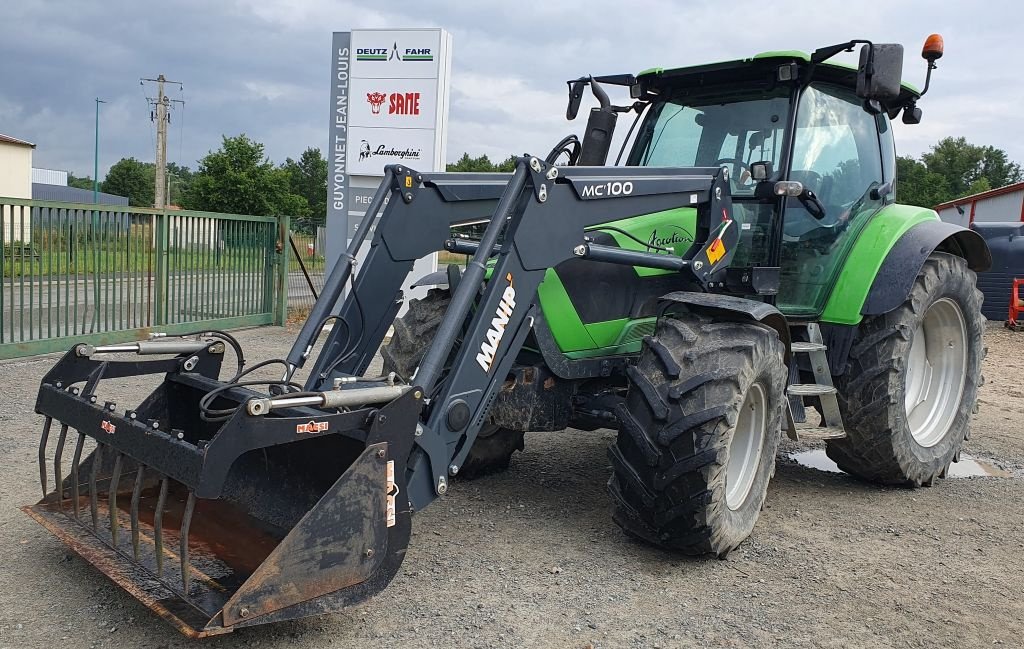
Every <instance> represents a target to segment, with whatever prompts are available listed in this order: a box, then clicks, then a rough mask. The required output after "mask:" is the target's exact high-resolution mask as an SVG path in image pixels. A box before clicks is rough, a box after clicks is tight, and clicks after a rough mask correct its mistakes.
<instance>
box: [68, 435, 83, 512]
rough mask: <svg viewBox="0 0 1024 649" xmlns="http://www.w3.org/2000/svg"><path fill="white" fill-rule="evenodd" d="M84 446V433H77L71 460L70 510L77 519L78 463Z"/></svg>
mask: <svg viewBox="0 0 1024 649" xmlns="http://www.w3.org/2000/svg"><path fill="white" fill-rule="evenodd" d="M84 444H85V433H78V442H76V443H75V455H74V457H72V458H71V510H72V511H73V512H74V513H75V519H76V520H77V519H78V463H79V462H81V461H82V446H83V445H84Z"/></svg>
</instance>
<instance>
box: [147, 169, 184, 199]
mask: <svg viewBox="0 0 1024 649" xmlns="http://www.w3.org/2000/svg"><path fill="white" fill-rule="evenodd" d="M146 164H148V165H150V166H151V167H153V169H154V176H155V174H156V165H155V164H152V163H148V162H147V163H146ZM193 175H194V174H193V173H192V170H191V169H189V168H188V167H184V166H180V165H178V164H177V163H174V162H168V163H167V184H168V185H169V190H170V191H168V192H167V203H168V205H181V199H182V196H184V195H185V193H186V192H188V188H189V186H190V185H191V184H192V176H193Z"/></svg>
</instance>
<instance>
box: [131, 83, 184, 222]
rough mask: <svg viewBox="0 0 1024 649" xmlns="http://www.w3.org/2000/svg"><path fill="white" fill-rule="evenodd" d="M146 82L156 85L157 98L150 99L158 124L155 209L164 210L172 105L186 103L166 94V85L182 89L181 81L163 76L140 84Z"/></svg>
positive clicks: (154, 119)
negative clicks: (169, 97)
mask: <svg viewBox="0 0 1024 649" xmlns="http://www.w3.org/2000/svg"><path fill="white" fill-rule="evenodd" d="M146 81H152V82H154V83H156V98H153V97H148V99H149V102H150V103H151V104H153V106H154V109H155V110H154V111H153V113H152V114H151V118H152V120H153V121H154V122H156V182H155V185H156V186H155V190H156V191H155V193H154V197H155V200H154V203H153V207H155V208H157V209H163V208H164V207H166V206H167V124H168V123H170V121H171V115H170V107H171V104H172V103H178V104H184V103H185V102H184V101H182V100H180V99H168V97H167V95H166V94H164V84H165V83H176V84H178V86H179V87H180V86H181V82H180V81H169V80H168V79H166V78H165V77H164V75H162V74H161V75H159V76H157V78H156V79H141V80H140V81H139V82H140V83H144V82H146Z"/></svg>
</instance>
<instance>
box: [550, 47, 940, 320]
mask: <svg viewBox="0 0 1024 649" xmlns="http://www.w3.org/2000/svg"><path fill="white" fill-rule="evenodd" d="M860 43H863V48H862V50H861V62H860V65H859V66H858V67H856V68H855V67H849V66H845V65H841V64H836V63H828V62H826V60H827V59H829V58H830V57H832V56H834V55H835V54H837V53H839V52H841V51H852V50H853V48H854V46H855V45H856V44H860ZM924 55H925V58H926V59H927V60H928V61H929V75H930V72H931V69H932V67H933V64H934V60H935V59H936V58H938V56H941V49H939V50H937V51H936V50H934V48H933V50H932V51H928V50H927V48H926V52H925V53H924ZM902 60H903V48H902V46H899V45H882V44H872V43H866V42H863V41H851V42H849V43H845V44H841V45H836V46H831V47H827V48H822V49H819V50H817V51H815V52H814V53H812V54H806V53H803V52H795V51H794V52H767V53H763V54H759V55H757V56H755V57H753V58H750V59H742V60H736V61H730V62H724V63H715V64H710V65H701V66H694V67H686V68H678V69H671V70H665V69H661V68H655V69H651V70H647V71H644V72H642V73H640V74H638V75H636V76H631V75H622V76H617V77H604V78H598V79H596V80H590V83H592V84H593V83H594V82H595V81H596V82H598V83H600V82H602V81H603V82H605V83H617V84H623V85H629V86H630V94H631V96H632V97H633V98H634V99H636V100H637V101H636V102H635V103H634V104H632V105H631V106H629V107H615V106H606V104H607V102H604V101H602V107H601V108H595V109H593V110H592V111H591V117H590V121H591V123H590V124H588V130H587V135H586V137H585V139H584V141H583V143H582V149H583V155H582V157H583V158H588V157H591V158H592V157H594V156H593V155H591V156H587V151H588V149H589V150H590V151H591V152H592V151H593V150H594V149H595V148H600V147H601V146H604V147H605V151H607V145H603V144H602V145H597V144H596V143H597V142H603V140H608V139H610V138H607V137H604V138H603V140H602V139H599V138H598V137H595V130H598V131H600V133H599V134H601V135H607V132H608V131H609V130H610V129H609V128H608V127H607V125H606V124H603V123H601V122H600V120H599V118H600V117H601V114H602V113H604V114H608V113H611V115H612V117H613V118H614V117H616V116H617V114H616V113H621V112H626V111H631V110H635V111H636V113H637V116H636V120H637V123H635V124H634V127H636V128H635V136H634V137H632V138H627V140H626V142H625V143H624V145H623V146H624V148H625V147H626V146H627V145H630V144H631V147H630V149H629V153H628V155H627V156H626V159H625V164H627V165H635V166H652V167H687V168H707V167H724V168H725V169H726V170H727V171H728V173H729V188H730V192H731V194H732V202H733V211H734V214H733V216H734V218H735V221H736V223H737V224H738V226H739V228H740V249H739V250H738V252H737V256H736V258H735V259H734V261H733V264H732V266H734V267H749V268H772V267H778V268H779V275H778V277H779V279H778V283H777V286H776V287H775V288H776V289H777V296H776V297H775V298H774V299H775V300H776V303H777V305H778V306H779V308H780V309H782V311H783V312H784V313H786V314H787V315H789V316H797V317H817V316H819V315H820V314H821V313H822V311H823V309H824V308H825V305H826V301H827V300H828V298H829V296H830V295H831V293H832V289H833V287H834V286H835V285H836V282H837V280H838V277H839V274H840V271H841V269H842V268H843V267H844V263H845V261H846V259H847V257H848V254H849V252H850V249H851V247H852V244H853V243H854V242H855V241H856V240H857V238H858V236H859V234H860V233H861V232H862V231H863V230H864V228H865V226H866V225H867V224H868V223H869V222H870V221H871V217H872V215H874V214H875V213H877V212H878V211H879V210H880V209H881V208H882V207H883V206H885V205H887V204H889V203H893V202H894V200H895V195H894V191H893V190H894V187H895V180H896V179H895V162H896V153H895V147H894V144H893V136H892V125H891V121H890V120H891V119H893V118H895V117H897V116H898V115H899V114H901V113H902V114H903V121H904V122H905V123H917V122H918V121H920V118H921V111H920V109H919V108H917V105H916V102H917V100H918V99H919V98H920V97H921V95H922V94H923V93H922V92H921V91H918V90H917V89H915V88H914V87H912V86H910V85H909V84H904V83H901V81H900V76H901V73H902ZM577 83H578V82H577ZM925 89H926V90H927V85H926V86H925ZM572 90H573V87H572V86H571V91H570V109H572V107H573V106H572V104H573V92H572ZM581 94H582V93H581V92H580V88H579V87H578V86H577V87H575V95H577V96H578V95H581ZM605 119H607V118H606V117H605ZM595 122H597V128H596V129H595ZM611 127H612V128H613V127H614V120H612V125H611ZM682 227H683V228H684V229H689V228H688V226H687V225H685V224H684V225H683V226H682ZM662 228H663V229H665V226H662Z"/></svg>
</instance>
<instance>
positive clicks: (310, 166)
mask: <svg viewBox="0 0 1024 649" xmlns="http://www.w3.org/2000/svg"><path fill="white" fill-rule="evenodd" d="M281 169H282V170H284V172H285V173H287V174H288V182H289V187H290V190H291V193H292V194H295V195H297V196H302V197H303V198H305V199H306V203H307V207H308V215H307V216H306V217H304V218H301V219H296V221H297V222H296V224H295V228H296V229H297V230H302V231H303V232H310V233H312V232H315V231H316V227H317V226H318V225H321V226H322V225H324V223H326V221H327V160H325V159H324V156H323V154H321V153H320V149H317V148H315V147H309V148H307V149H306V150H305V151H303V152H302V155H301V156H300V157H299V160H298V162H296V161H295V160H292V159H291V158H287V159H285V161H284V164H282V165H281Z"/></svg>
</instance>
